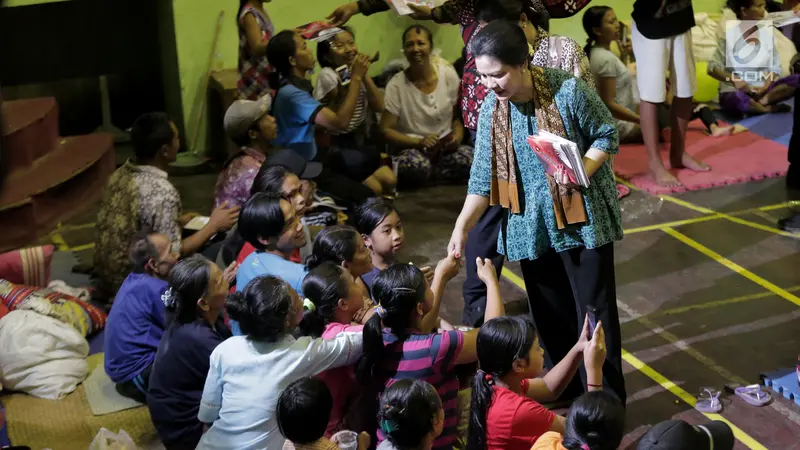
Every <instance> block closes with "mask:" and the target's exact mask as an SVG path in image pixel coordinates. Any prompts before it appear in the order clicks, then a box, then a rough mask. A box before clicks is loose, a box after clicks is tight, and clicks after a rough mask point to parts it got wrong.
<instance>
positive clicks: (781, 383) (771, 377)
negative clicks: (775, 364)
mask: <svg viewBox="0 0 800 450" xmlns="http://www.w3.org/2000/svg"><path fill="white" fill-rule="evenodd" d="M761 378H762V379H763V380H764V384H766V385H767V386H769V387H770V388H772V390H773V391H775V392H778V393H780V394H782V395H783V396H784V397H786V398H787V399H789V400H793V401H794V402H795V403H796V404H797V406H800V381H798V380H797V370H796V369H795V368H791V369H779V370H776V371H774V372H768V373H762V374H761Z"/></svg>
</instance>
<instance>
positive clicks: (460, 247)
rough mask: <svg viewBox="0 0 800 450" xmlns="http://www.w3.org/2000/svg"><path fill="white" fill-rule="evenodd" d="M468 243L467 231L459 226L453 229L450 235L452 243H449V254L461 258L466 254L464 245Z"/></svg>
mask: <svg viewBox="0 0 800 450" xmlns="http://www.w3.org/2000/svg"><path fill="white" fill-rule="evenodd" d="M466 244H467V233H465V232H464V230H460V229H458V228H456V229H454V230H453V234H451V235H450V243H448V244H447V254H448V255H450V256H452V257H453V258H456V259H460V258H461V256H462V255H463V254H464V246H465V245H466Z"/></svg>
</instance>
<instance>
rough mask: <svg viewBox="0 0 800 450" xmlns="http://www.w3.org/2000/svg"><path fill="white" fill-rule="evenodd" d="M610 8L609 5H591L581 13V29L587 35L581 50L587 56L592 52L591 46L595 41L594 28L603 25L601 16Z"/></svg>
mask: <svg viewBox="0 0 800 450" xmlns="http://www.w3.org/2000/svg"><path fill="white" fill-rule="evenodd" d="M610 10H611V7H610V6H592V7H591V8H589V9H587V10H586V12H584V13H583V31H585V32H586V36H588V37H587V38H586V45H585V46H584V47H583V51H584V52H585V53H586V56H587V57H588V56H589V54H590V53H591V52H592V46H593V45H594V43H595V42H596V41H597V36H596V35H595V34H594V29H595V28H600V27H602V26H603V18H604V17H605V16H606V13H607V12H608V11H610Z"/></svg>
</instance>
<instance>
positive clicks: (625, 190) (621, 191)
mask: <svg viewBox="0 0 800 450" xmlns="http://www.w3.org/2000/svg"><path fill="white" fill-rule="evenodd" d="M630 193H631V188H629V187H628V186H625V185H624V184H618V185H617V199H621V198H622V197H625V196H626V195H628V194H630Z"/></svg>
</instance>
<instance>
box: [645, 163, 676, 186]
mask: <svg viewBox="0 0 800 450" xmlns="http://www.w3.org/2000/svg"><path fill="white" fill-rule="evenodd" d="M650 174H651V175H652V176H653V180H655V182H656V183H658V184H659V185H660V186H664V187H678V186H682V184H681V182H680V181H678V179H677V178H675V176H674V175H672V174H671V173H669V171H667V169H665V168H664V166H659V167H653V166H651V167H650Z"/></svg>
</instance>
